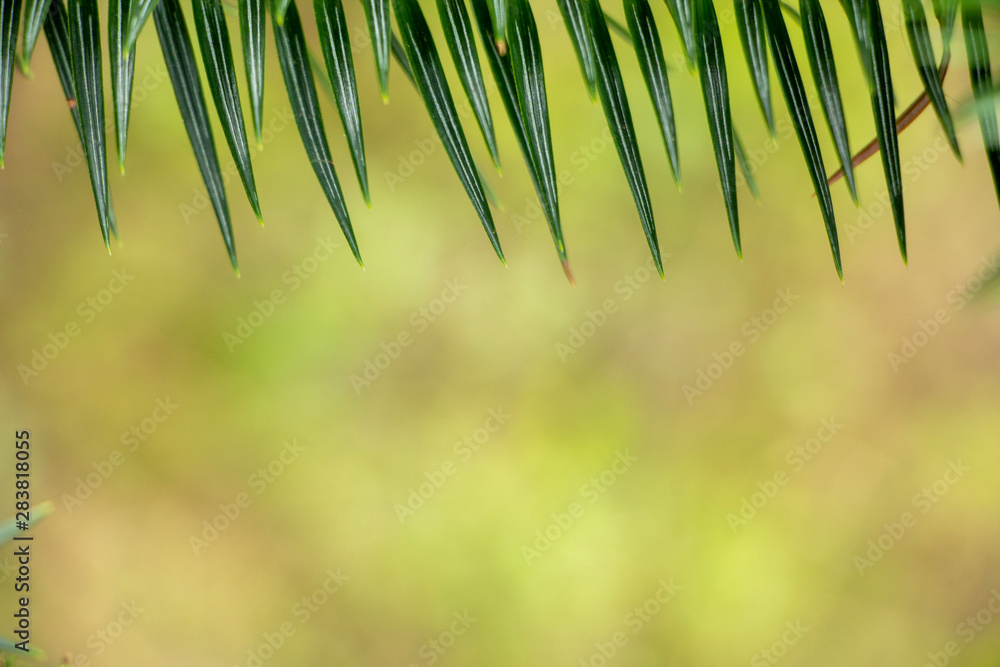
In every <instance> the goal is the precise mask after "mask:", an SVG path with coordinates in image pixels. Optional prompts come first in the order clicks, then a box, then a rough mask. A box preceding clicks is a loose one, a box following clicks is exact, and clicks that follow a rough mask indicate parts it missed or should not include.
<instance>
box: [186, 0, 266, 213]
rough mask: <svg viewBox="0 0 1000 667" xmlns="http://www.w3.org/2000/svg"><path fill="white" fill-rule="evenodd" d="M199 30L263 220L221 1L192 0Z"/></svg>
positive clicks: (232, 148)
mask: <svg viewBox="0 0 1000 667" xmlns="http://www.w3.org/2000/svg"><path fill="white" fill-rule="evenodd" d="M191 9H192V11H193V12H194V26H195V32H196V33H197V34H198V44H199V45H200V46H201V59H202V63H203V64H204V66H205V74H206V75H207V78H208V89H209V90H210V91H211V92H212V100H213V101H214V102H215V109H216V111H217V112H218V114H219V121H220V122H221V123H222V133H223V135H225V137H226V143H227V144H228V145H229V152H230V153H231V154H232V156H233V160H234V161H235V162H236V170H237V171H238V172H239V174H240V180H241V181H243V189H244V190H246V193H247V199H248V200H249V201H250V207H251V208H252V209H253V212H254V214H255V215H256V216H257V220H258V221H260V220H262V217H261V214H260V203H259V202H258V200H257V185H256V184H255V183H254V178H253V165H252V164H251V163H250V149H249V147H248V146H247V133H246V128H245V127H244V126H243V106H242V105H241V104H240V91H239V88H237V86H236V65H235V64H234V63H233V49H232V46H230V44H229V30H228V29H227V28H226V15H225V12H224V11H223V9H222V2H221V0H192V2H191Z"/></svg>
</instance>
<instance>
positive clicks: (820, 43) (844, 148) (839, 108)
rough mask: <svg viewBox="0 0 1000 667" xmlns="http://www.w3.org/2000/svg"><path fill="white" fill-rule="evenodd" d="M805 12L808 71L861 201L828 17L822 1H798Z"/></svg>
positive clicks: (848, 177)
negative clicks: (820, 2) (827, 23)
mask: <svg viewBox="0 0 1000 667" xmlns="http://www.w3.org/2000/svg"><path fill="white" fill-rule="evenodd" d="M799 8H800V9H801V10H802V14H801V22H802V37H803V38H804V39H805V43H806V55H807V56H808V58H809V68H810V70H811V71H812V76H813V81H815V82H816V91H817V92H818V93H819V99H820V102H821V103H822V105H823V114H824V115H825V116H826V124H827V126H828V127H829V128H830V134H831V136H833V144H834V146H836V148H837V156H838V157H839V159H840V165H841V169H843V170H844V174H845V176H846V180H847V188H848V190H850V192H851V198H852V199H854V201H855V203H856V202H857V201H858V190H857V186H856V184H855V181H854V169H853V167H852V165H851V145H850V142H849V141H848V139H847V121H846V119H845V118H844V105H843V103H842V101H841V97H840V84H839V83H838V82H837V65H836V63H834V60H833V48H832V46H831V43H830V33H829V31H828V30H827V27H826V18H825V17H824V16H823V8H822V7H820V4H819V0H799Z"/></svg>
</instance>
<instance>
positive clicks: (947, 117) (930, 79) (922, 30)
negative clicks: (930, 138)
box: [903, 0, 962, 159]
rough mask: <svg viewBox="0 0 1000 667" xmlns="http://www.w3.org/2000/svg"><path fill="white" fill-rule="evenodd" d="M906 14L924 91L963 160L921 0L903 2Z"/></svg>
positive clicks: (954, 150) (908, 31)
mask: <svg viewBox="0 0 1000 667" xmlns="http://www.w3.org/2000/svg"><path fill="white" fill-rule="evenodd" d="M903 15H904V16H905V17H906V36H907V37H908V38H909V40H910V50H911V51H912V52H913V62H914V63H916V65H917V71H918V72H920V80H921V81H923V82H924V90H925V91H927V96H928V97H929V98H930V100H931V104H933V105H934V113H935V114H936V115H937V117H938V121H940V123H941V127H942V128H943V129H944V133H945V136H947V137H948V143H949V144H951V150H952V151H953V152H954V153H955V155H956V156H957V157H958V158H959V159H961V157H962V153H961V151H960V150H959V148H958V139H957V138H956V137H955V125H954V123H953V122H952V120H951V112H950V111H948V103H947V102H946V101H945V99H944V90H943V89H942V87H941V79H939V78H938V73H937V69H938V68H937V63H936V62H935V59H934V47H933V45H932V44H931V35H930V30H929V29H928V28H927V16H926V14H924V6H923V3H922V2H921V0H903Z"/></svg>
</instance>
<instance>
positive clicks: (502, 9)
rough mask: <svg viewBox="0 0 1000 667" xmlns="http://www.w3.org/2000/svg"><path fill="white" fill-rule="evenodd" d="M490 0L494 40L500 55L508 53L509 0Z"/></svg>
mask: <svg viewBox="0 0 1000 667" xmlns="http://www.w3.org/2000/svg"><path fill="white" fill-rule="evenodd" d="M489 1H490V5H489V7H490V20H491V21H492V23H493V41H494V42H496V45H497V50H499V51H500V55H502V56H505V55H507V0H489Z"/></svg>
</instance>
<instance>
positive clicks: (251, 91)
mask: <svg viewBox="0 0 1000 667" xmlns="http://www.w3.org/2000/svg"><path fill="white" fill-rule="evenodd" d="M238 4H239V6H240V7H239V11H240V41H241V42H242V43H243V62H244V64H245V66H246V71H247V95H248V97H249V98H250V111H251V113H252V114H253V133H254V137H256V139H257V147H258V148H262V147H263V141H262V140H261V133H262V130H263V123H264V41H265V37H266V33H267V19H266V16H265V13H264V0H240V2H239V3H238Z"/></svg>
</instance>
